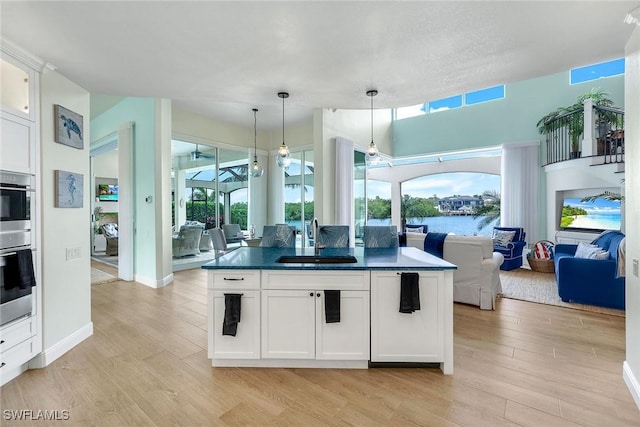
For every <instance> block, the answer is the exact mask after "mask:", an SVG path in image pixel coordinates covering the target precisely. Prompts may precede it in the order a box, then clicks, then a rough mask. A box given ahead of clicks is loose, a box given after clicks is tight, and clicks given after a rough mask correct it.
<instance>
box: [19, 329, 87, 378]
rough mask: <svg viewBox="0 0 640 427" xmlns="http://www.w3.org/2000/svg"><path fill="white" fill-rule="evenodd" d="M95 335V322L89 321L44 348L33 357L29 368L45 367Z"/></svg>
mask: <svg viewBox="0 0 640 427" xmlns="http://www.w3.org/2000/svg"><path fill="white" fill-rule="evenodd" d="M91 335H93V322H89V323H87V324H86V325H85V326H83V327H82V328H80V329H78V330H77V331H75V332H74V333H72V334H71V335H69V336H68V337H66V338H64V339H63V340H61V341H59V342H57V343H56V344H54V345H52V346H51V347H49V348H47V349H45V350H43V351H42V352H41V353H40V354H39V355H38V356H36V357H34V358H33V359H31V361H30V362H29V368H44V367H46V366H49V365H50V364H51V363H53V362H54V361H55V360H56V359H58V358H59V357H60V356H62V355H63V354H65V353H66V352H68V351H69V350H71V349H72V348H74V347H75V346H77V345H78V344H80V343H81V342H82V341H84V340H86V339H87V338H89V337H90V336H91Z"/></svg>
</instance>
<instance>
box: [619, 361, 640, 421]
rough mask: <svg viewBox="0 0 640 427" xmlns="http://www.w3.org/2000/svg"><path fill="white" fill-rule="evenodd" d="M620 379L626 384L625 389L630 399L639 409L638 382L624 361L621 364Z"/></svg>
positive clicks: (639, 393)
mask: <svg viewBox="0 0 640 427" xmlns="http://www.w3.org/2000/svg"><path fill="white" fill-rule="evenodd" d="M622 378H624V382H625V383H626V384H627V388H628V389H629V392H630V393H631V397H633V400H634V401H635V402H636V406H637V407H638V409H640V382H638V379H637V378H636V377H635V375H633V371H632V370H631V367H630V366H629V364H628V363H627V361H626V360H625V361H624V363H623V364H622Z"/></svg>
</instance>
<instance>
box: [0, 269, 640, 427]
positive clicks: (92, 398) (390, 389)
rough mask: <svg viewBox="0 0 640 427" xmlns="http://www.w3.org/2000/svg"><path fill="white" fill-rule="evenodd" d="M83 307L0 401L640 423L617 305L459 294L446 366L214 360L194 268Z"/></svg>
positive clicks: (179, 415) (284, 414)
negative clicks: (470, 300)
mask: <svg viewBox="0 0 640 427" xmlns="http://www.w3.org/2000/svg"><path fill="white" fill-rule="evenodd" d="M93 265H94V266H95V267H97V268H100V269H104V270H105V271H107V272H109V273H111V274H113V273H114V271H115V270H114V269H109V267H106V266H104V265H101V264H99V263H93ZM92 310H93V311H92V318H93V325H94V334H93V336H92V337H91V338H89V339H87V340H86V341H84V342H83V343H82V344H80V345H79V346H77V347H76V348H74V349H73V350H71V351H70V352H68V353H67V354H65V355H64V356H62V357H61V358H59V359H58V360H56V361H55V362H54V363H52V364H51V365H50V366H48V367H47V368H45V369H40V370H31V371H28V372H27V373H25V374H23V375H22V376H20V377H18V378H17V379H15V380H13V381H12V382H10V383H8V384H7V385H5V386H4V387H2V389H1V394H2V396H1V403H2V409H3V410H19V409H32V410H34V411H35V410H45V409H46V410H64V409H68V410H69V416H70V420H69V421H68V422H67V423H68V424H73V425H105V426H124V425H135V426H144V425H184V426H193V425H249V424H251V425H278V426H279V425H297V426H312V425H322V426H324V425H340V426H342V425H360V426H375V425H393V426H396V425H420V426H454V425H465V426H503V425H523V426H536V427H537V426H569V425H584V426H607V427H614V426H640V412H639V411H638V408H637V407H636V405H635V404H634V402H633V400H632V398H631V396H630V394H629V392H628V390H627V388H626V386H625V384H624V382H623V380H622V361H623V360H624V342H625V336H624V334H625V332H624V329H625V325H624V318H622V317H615V316H608V315H602V314H595V313H588V312H583V311H577V310H571V309H566V308H560V307H553V306H545V305H540V304H534V303H527V302H522V301H516V300H509V299H501V300H499V302H498V304H497V309H496V310H495V311H481V310H479V309H478V308H477V307H471V306H465V305H460V304H456V305H455V308H454V316H455V318H454V323H455V348H454V352H455V373H454V375H453V376H444V375H442V373H441V372H440V371H439V370H437V369H424V368H421V369H402V368H376V369H369V370H337V369H336V370H334V369H326V370H320V369H241V368H212V367H211V364H210V361H209V360H208V359H207V350H206V348H207V334H206V323H207V322H206V311H207V310H206V275H205V273H204V272H203V271H202V270H199V269H197V270H186V271H181V272H178V273H176V275H175V282H174V283H173V284H171V285H169V286H167V287H166V288H163V289H158V290H154V289H150V288H148V287H146V286H143V285H140V284H136V283H127V282H112V283H106V284H101V285H95V286H93V287H92ZM3 414H4V413H3ZM61 423H63V422H60V421H57V422H50V424H52V425H61ZM1 424H2V425H3V426H5V425H6V426H9V425H20V426H24V425H38V426H41V425H47V424H48V423H47V422H44V421H34V422H33V423H32V424H29V423H28V422H15V423H14V422H12V421H7V420H5V419H3V420H2V422H1Z"/></svg>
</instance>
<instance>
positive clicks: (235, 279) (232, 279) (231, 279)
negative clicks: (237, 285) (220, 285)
mask: <svg viewBox="0 0 640 427" xmlns="http://www.w3.org/2000/svg"><path fill="white" fill-rule="evenodd" d="M224 280H230V281H238V280H244V277H240V278H237V277H225V278H224Z"/></svg>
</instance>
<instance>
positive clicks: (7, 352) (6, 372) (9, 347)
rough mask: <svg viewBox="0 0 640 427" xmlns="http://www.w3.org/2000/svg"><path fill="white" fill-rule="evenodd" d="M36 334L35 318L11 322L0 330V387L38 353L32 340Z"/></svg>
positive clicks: (22, 369) (17, 373)
mask: <svg viewBox="0 0 640 427" xmlns="http://www.w3.org/2000/svg"><path fill="white" fill-rule="evenodd" d="M34 297H35V295H34ZM37 332H38V331H37V317H36V316H31V317H27V318H23V319H19V320H16V321H13V322H11V323H9V324H7V325H5V326H3V327H2V328H1V329H0V385H1V384H6V383H7V382H9V381H11V380H12V379H13V378H15V377H17V376H18V375H20V374H21V373H22V372H23V371H24V370H25V369H26V367H25V366H24V365H25V363H27V362H28V361H29V360H31V359H32V358H33V357H34V356H35V355H36V353H37V352H39V351H40V346H39V345H37V344H38V342H37V341H35V339H34V337H36V336H37Z"/></svg>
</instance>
